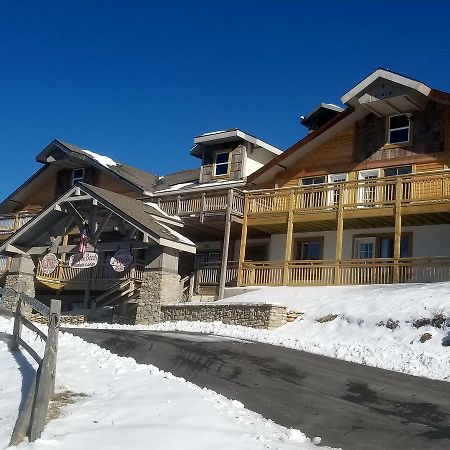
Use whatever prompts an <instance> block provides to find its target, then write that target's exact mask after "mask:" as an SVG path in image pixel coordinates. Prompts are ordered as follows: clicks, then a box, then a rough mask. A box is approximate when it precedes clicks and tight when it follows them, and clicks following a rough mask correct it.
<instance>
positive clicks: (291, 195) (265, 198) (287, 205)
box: [247, 171, 450, 214]
mask: <svg viewBox="0 0 450 450" xmlns="http://www.w3.org/2000/svg"><path fill="white" fill-rule="evenodd" d="M397 182H399V183H400V184H401V190H400V191H397V190H396V184H397ZM397 192H401V203H402V204H403V205H420V204H430V203H441V202H449V201H450V171H439V172H428V173H416V174H410V175H403V176H398V177H386V178H372V179H368V180H358V181H345V182H340V183H324V184H317V185H309V186H297V187H294V188H282V189H269V190H259V191H251V192H249V193H248V194H247V196H248V214H267V213H285V212H288V211H291V210H292V211H294V212H296V213H300V214H301V213H315V212H324V211H335V210H337V208H338V206H339V203H340V202H341V203H342V206H343V208H344V209H346V210H352V209H357V208H371V207H372V208H373V207H382V206H393V205H394V204H395V201H396V195H397Z"/></svg>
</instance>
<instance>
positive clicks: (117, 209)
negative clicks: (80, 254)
mask: <svg viewBox="0 0 450 450" xmlns="http://www.w3.org/2000/svg"><path fill="white" fill-rule="evenodd" d="M77 197H78V199H77ZM92 199H95V200H96V202H97V204H98V205H101V206H102V207H103V208H105V209H106V210H108V211H110V212H111V213H113V214H114V215H116V216H118V217H120V218H121V219H123V220H124V221H125V222H128V223H129V224H131V225H132V226H134V227H136V229H137V230H139V231H141V232H142V233H144V234H145V235H147V236H148V237H149V239H150V240H151V241H153V242H155V243H156V244H159V245H162V246H165V247H170V248H176V249H178V250H181V251H186V252H189V253H195V251H196V246H195V244H194V243H193V242H192V241H190V240H189V239H188V238H186V237H184V236H183V235H182V234H181V233H179V232H178V231H175V230H174V229H173V227H183V223H182V221H181V220H180V219H179V218H176V217H172V216H169V215H168V214H166V213H165V212H163V211H162V210H161V209H159V208H158V206H157V205H155V204H152V203H147V204H146V203H143V202H141V201H139V200H135V199H133V198H130V197H126V196H124V195H121V194H117V193H115V192H111V191H107V190H105V189H101V188H98V187H95V186H91V185H88V184H85V183H76V184H75V185H74V186H72V187H71V188H70V189H69V190H68V191H67V192H66V193H65V194H64V195H62V196H61V197H59V198H58V199H57V200H55V201H54V202H53V203H52V204H51V205H49V206H48V207H46V208H45V209H43V210H42V211H41V212H40V213H39V214H38V215H36V216H35V217H34V218H33V219H32V220H30V221H29V222H28V223H26V224H25V225H24V226H23V227H22V228H20V229H19V230H18V231H16V232H15V233H14V234H13V235H12V236H10V237H9V238H8V239H7V240H6V241H5V242H4V243H3V244H2V245H1V246H0V253H1V252H4V251H9V250H8V248H11V247H10V246H14V245H18V246H21V245H22V246H23V245H29V244H33V243H34V242H40V243H42V241H43V240H49V239H50V236H51V233H56V234H57V233H61V232H62V229H63V228H64V226H65V225H64V224H65V223H66V222H67V218H68V213H67V211H65V210H64V209H65V208H66V207H67V205H69V206H71V207H72V208H74V206H73V204H72V203H75V204H76V207H77V211H79V212H82V213H85V214H86V215H88V214H89V211H90V210H91V208H92ZM75 200H77V201H76V202H75ZM41 245H42V244H41Z"/></svg>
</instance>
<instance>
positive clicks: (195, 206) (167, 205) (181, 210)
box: [157, 190, 244, 219]
mask: <svg viewBox="0 0 450 450" xmlns="http://www.w3.org/2000/svg"><path fill="white" fill-rule="evenodd" d="M228 192H229V191H224V192H223V193H217V192H215V193H206V192H202V193H200V192H199V193H198V194H192V193H190V194H181V195H177V196H176V197H171V198H168V199H167V198H165V197H161V198H159V199H158V200H157V203H158V205H159V207H160V208H161V209H162V210H163V211H164V212H166V213H167V214H169V215H171V216H179V217H199V218H200V219H203V218H204V217H205V216H211V215H217V214H224V213H225V211H226V209H227V207H228V203H229V194H228ZM231 213H232V214H233V215H235V216H239V217H242V216H243V214H244V194H243V193H242V192H240V191H236V190H233V191H232V196H231Z"/></svg>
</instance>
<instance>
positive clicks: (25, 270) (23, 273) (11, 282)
mask: <svg viewBox="0 0 450 450" xmlns="http://www.w3.org/2000/svg"><path fill="white" fill-rule="evenodd" d="M5 291H6V292H5V294H4V295H3V300H4V304H5V307H6V308H9V309H12V310H13V311H15V310H16V305H17V301H18V295H17V294H16V293H15V292H13V291H17V292H23V293H24V294H26V295H28V296H29V297H34V295H35V290H34V262H33V260H32V259H31V257H30V256H29V255H16V256H14V257H13V259H12V263H11V267H10V269H9V272H8V273H7V274H6V279H5ZM24 311H25V313H26V314H28V313H31V308H28V307H25V308H24Z"/></svg>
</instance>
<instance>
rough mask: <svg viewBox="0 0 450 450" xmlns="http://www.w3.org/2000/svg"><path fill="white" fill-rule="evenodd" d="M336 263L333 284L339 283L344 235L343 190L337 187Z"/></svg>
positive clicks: (341, 187)
mask: <svg viewBox="0 0 450 450" xmlns="http://www.w3.org/2000/svg"><path fill="white" fill-rule="evenodd" d="M336 222H337V223H336V262H335V268H334V284H340V283H341V260H342V239H343V235H344V189H343V186H342V185H341V186H339V205H338V210H337V212H336Z"/></svg>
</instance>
